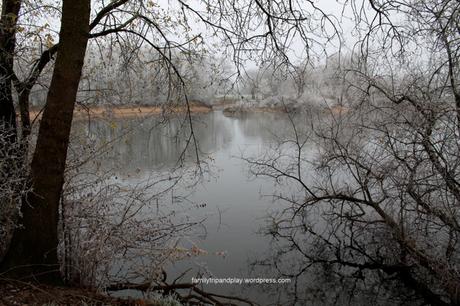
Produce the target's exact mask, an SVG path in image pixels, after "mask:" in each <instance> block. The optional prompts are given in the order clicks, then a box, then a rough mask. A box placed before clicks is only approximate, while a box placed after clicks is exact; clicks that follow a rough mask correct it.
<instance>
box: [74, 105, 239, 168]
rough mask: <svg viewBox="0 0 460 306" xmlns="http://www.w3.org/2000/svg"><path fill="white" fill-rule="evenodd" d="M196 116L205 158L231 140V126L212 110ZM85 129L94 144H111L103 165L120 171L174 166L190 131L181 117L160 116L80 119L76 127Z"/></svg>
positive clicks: (183, 148) (189, 157)
mask: <svg viewBox="0 0 460 306" xmlns="http://www.w3.org/2000/svg"><path fill="white" fill-rule="evenodd" d="M194 119H195V120H194V126H193V128H194V133H195V136H196V138H197V140H198V142H199V146H200V157H202V158H206V157H207V154H209V153H212V152H215V151H217V150H219V149H220V148H221V147H223V146H225V145H226V144H227V143H228V142H229V141H230V140H231V138H232V137H231V134H230V133H231V131H232V130H231V128H230V127H228V126H227V125H226V124H225V123H226V122H225V121H217V120H216V118H215V116H214V115H213V114H212V113H211V114H206V115H199V116H195V118H194ZM82 129H84V130H85V132H86V133H87V134H88V137H90V138H91V139H92V140H93V144H92V146H93V147H95V148H97V147H102V146H104V145H106V144H110V149H106V150H105V153H104V156H103V158H101V159H100V161H101V163H102V166H103V167H106V168H114V169H118V170H120V171H121V172H129V171H135V170H138V171H139V170H143V171H145V170H149V169H158V168H161V167H174V166H175V165H176V164H178V161H179V158H180V156H181V154H182V152H183V151H184V150H185V148H186V136H187V135H188V134H189V132H190V130H189V127H188V126H186V125H184V124H183V118H181V117H176V118H170V119H169V120H167V121H164V122H163V120H162V118H160V117H150V118H142V119H115V120H113V121H105V120H97V119H96V120H92V121H91V122H90V123H81V125H80V123H79V124H78V125H77V127H76V128H75V130H76V131H80V132H81V131H82ZM193 154H195V152H188V151H186V156H187V157H188V158H186V160H185V162H186V163H187V162H188V161H189V160H192V161H194V160H195V157H194V155H193Z"/></svg>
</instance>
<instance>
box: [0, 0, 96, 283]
mask: <svg viewBox="0 0 460 306" xmlns="http://www.w3.org/2000/svg"><path fill="white" fill-rule="evenodd" d="M89 17H90V0H79V1H75V0H64V2H63V8H62V23H61V32H60V41H59V50H58V53H57V58H56V64H55V68H54V72H53V78H52V80H51V85H50V89H49V92H48V97H47V102H46V106H45V110H44V113H43V117H42V120H41V123H40V128H39V134H38V139H37V145H36V148H35V152H34V155H33V160H32V165H31V183H32V187H33V192H31V193H30V194H29V195H28V196H27V198H26V199H25V200H24V203H23V205H22V208H21V211H22V222H21V223H22V225H23V227H22V228H20V229H17V230H16V231H15V233H14V236H13V239H12V241H11V246H10V249H9V251H8V253H7V255H6V257H5V259H4V261H3V263H2V266H1V268H0V270H3V271H8V274H9V275H11V276H14V277H33V278H35V279H39V280H41V281H47V282H55V281H60V279H61V277H60V273H59V262H58V255H57V247H58V221H59V203H60V197H61V192H62V185H63V182H64V169H65V163H66V156H67V147H68V143H69V135H70V128H71V125H72V117H73V110H74V106H75V100H76V95H77V90H78V84H79V81H80V76H81V70H82V66H83V62H84V57H85V52H86V45H87V42H88V37H89Z"/></svg>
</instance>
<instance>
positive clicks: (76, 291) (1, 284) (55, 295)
mask: <svg viewBox="0 0 460 306" xmlns="http://www.w3.org/2000/svg"><path fill="white" fill-rule="evenodd" d="M0 305H1V306H3V305H5V306H16V305H17V306H19V305H21V306H22V305H34V306H45V305H46V306H60V305H75V306H83V305H85V306H89V305H90V306H96V305H101V306H102V305H104V306H121V305H123V306H162V305H171V304H167V303H165V302H160V301H152V300H144V299H121V298H115V297H110V296H107V295H104V294H102V293H98V292H96V291H94V290H92V289H86V288H76V287H59V286H49V285H44V284H36V283H28V282H22V281H13V280H9V281H4V280H0Z"/></svg>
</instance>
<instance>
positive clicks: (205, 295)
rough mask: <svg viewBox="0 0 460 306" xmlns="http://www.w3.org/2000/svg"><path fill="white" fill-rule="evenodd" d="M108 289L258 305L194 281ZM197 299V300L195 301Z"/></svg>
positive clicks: (227, 304)
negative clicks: (201, 286)
mask: <svg viewBox="0 0 460 306" xmlns="http://www.w3.org/2000/svg"><path fill="white" fill-rule="evenodd" d="M183 289H189V293H188V294H187V295H181V294H179V293H178V292H177V290H183ZM105 290H106V291H120V290H139V291H162V292H163V293H164V294H165V295H168V294H172V293H173V294H174V295H176V296H177V298H178V299H179V300H180V301H181V302H187V303H188V304H192V305H193V304H195V303H198V305H203V303H204V304H205V305H206V304H210V305H216V306H233V305H235V306H236V305H237V304H234V303H232V302H230V301H238V302H242V303H245V304H247V305H251V306H255V305H257V304H256V303H254V302H251V301H249V300H247V299H244V298H240V297H236V296H227V295H222V294H216V293H210V292H206V291H204V290H203V289H200V288H198V287H197V285H196V284H192V283H179V284H176V283H172V284H167V283H163V284H156V285H154V284H152V283H142V284H133V283H122V284H113V285H110V286H108V287H106V288H105ZM222 299H224V300H228V301H229V302H223V301H221V300H222ZM194 300H195V301H194ZM200 303H201V304H200Z"/></svg>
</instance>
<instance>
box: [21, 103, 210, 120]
mask: <svg viewBox="0 0 460 306" xmlns="http://www.w3.org/2000/svg"><path fill="white" fill-rule="evenodd" d="M210 111H212V107H210V106H208V105H205V104H203V103H199V102H191V103H190V112H192V113H208V112H210ZM186 112H187V107H186V106H164V107H162V106H148V105H143V106H91V107H83V106H76V107H75V110H74V119H77V120H78V119H86V118H136V117H148V116H156V115H161V114H175V113H178V114H179V113H186ZM41 114H42V110H41V109H34V110H31V111H30V118H31V120H35V119H36V118H37V117H40V116H41Z"/></svg>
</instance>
